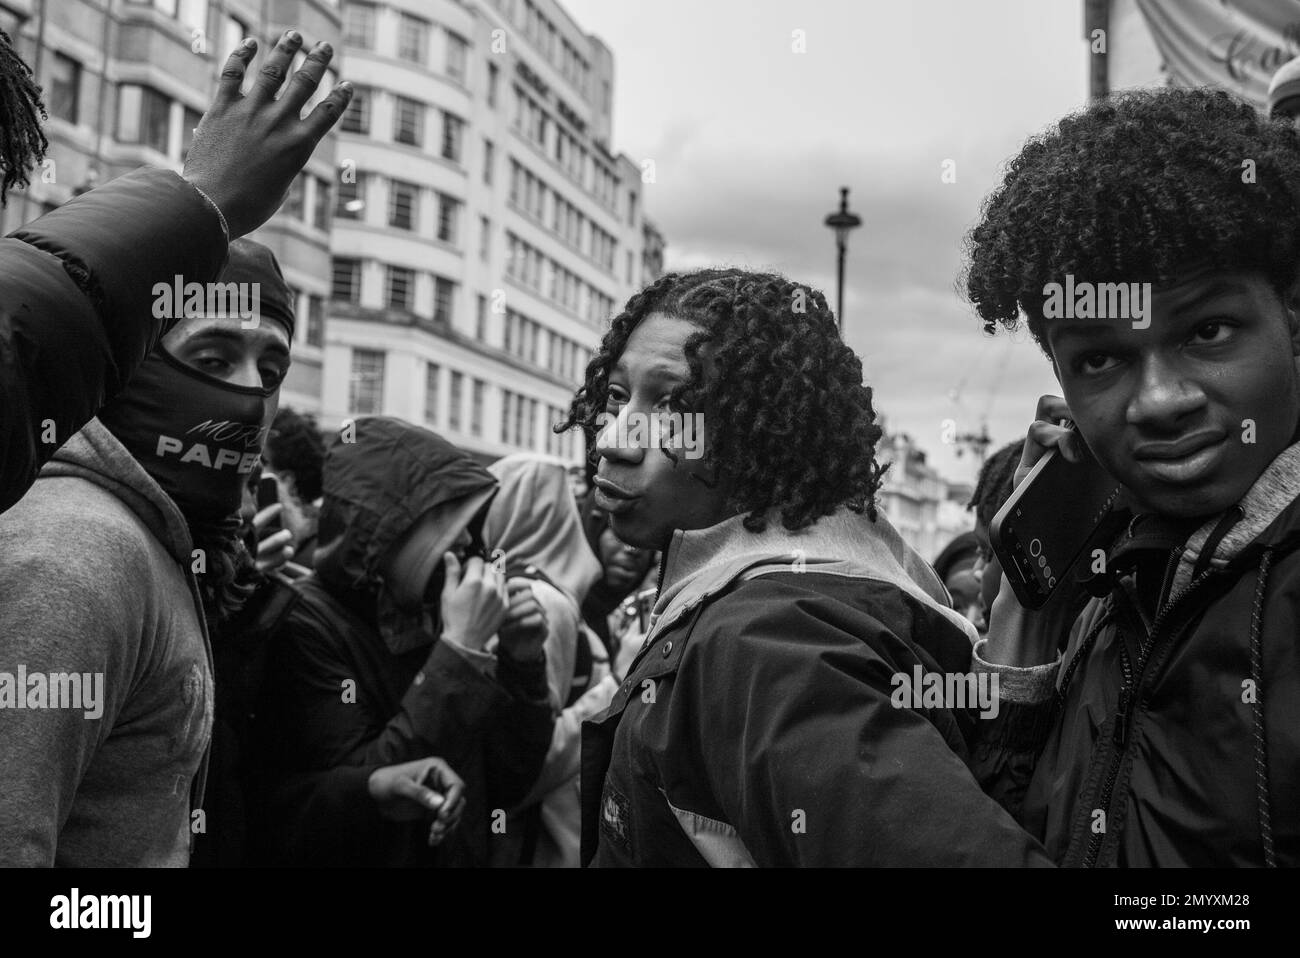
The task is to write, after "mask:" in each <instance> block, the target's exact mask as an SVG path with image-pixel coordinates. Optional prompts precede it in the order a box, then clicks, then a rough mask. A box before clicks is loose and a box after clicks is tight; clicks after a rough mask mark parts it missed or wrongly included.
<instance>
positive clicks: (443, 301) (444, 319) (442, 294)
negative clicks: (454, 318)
mask: <svg viewBox="0 0 1300 958" xmlns="http://www.w3.org/2000/svg"><path fill="white" fill-rule="evenodd" d="M455 292H456V284H455V283H453V282H452V281H451V280H449V279H443V278H442V277H441V276H435V277H434V278H433V321H434V322H435V323H447V324H450V323H451V307H452V298H453V296H454V295H455Z"/></svg>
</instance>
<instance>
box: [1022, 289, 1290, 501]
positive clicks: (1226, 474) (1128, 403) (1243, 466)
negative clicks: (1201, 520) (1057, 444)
mask: <svg viewBox="0 0 1300 958" xmlns="http://www.w3.org/2000/svg"><path fill="white" fill-rule="evenodd" d="M1147 318H1148V320H1149V326H1148V327H1147V328H1146V329H1134V328H1133V324H1132V323H1131V322H1128V321H1124V320H1115V319H1107V320H1091V321H1089V320H1052V321H1049V322H1048V323H1047V324H1046V335H1047V340H1048V343H1049V345H1050V349H1051V353H1052V357H1053V362H1054V364H1055V367H1056V374H1057V378H1058V379H1059V380H1060V383H1061V387H1062V390H1063V392H1064V395H1065V401H1066V404H1067V405H1068V406H1069V407H1070V411H1071V412H1072V413H1073V415H1074V419H1075V422H1076V423H1077V424H1078V426H1079V429H1080V431H1081V432H1082V434H1083V438H1084V439H1085V441H1086V442H1087V443H1088V446H1089V448H1090V449H1091V450H1092V451H1093V453H1094V454H1095V455H1096V457H1097V459H1098V461H1099V462H1100V463H1101V464H1102V466H1104V467H1105V469H1106V470H1107V472H1109V473H1110V474H1111V475H1112V476H1114V477H1115V478H1116V479H1118V480H1119V481H1120V482H1122V483H1123V484H1124V485H1125V486H1126V487H1127V488H1128V490H1129V491H1130V493H1132V495H1133V498H1134V501H1135V502H1136V504H1137V505H1138V507H1139V508H1140V509H1143V510H1145V511H1152V512H1159V513H1163V514H1165V515H1170V516H1179V517H1187V518H1191V517H1200V516H1209V515H1213V514H1215V513H1218V512H1221V511H1223V510H1224V509H1226V508H1227V507H1228V506H1230V505H1232V504H1233V503H1235V502H1237V501H1238V500H1240V499H1241V497H1242V496H1243V495H1244V494H1245V493H1246V491H1247V490H1248V489H1249V488H1250V486H1251V485H1252V484H1253V483H1254V482H1255V480H1256V479H1257V478H1258V477H1259V475H1260V473H1261V472H1263V471H1264V469H1265V468H1266V467H1267V466H1268V464H1269V463H1270V462H1272V460H1273V459H1274V458H1275V457H1276V456H1277V455H1278V453H1280V452H1281V451H1282V450H1283V449H1285V448H1286V447H1287V446H1288V445H1290V444H1291V442H1292V441H1293V440H1294V438H1295V435H1296V427H1297V422H1298V421H1300V386H1298V385H1297V384H1298V376H1297V361H1296V357H1297V355H1300V329H1298V326H1297V318H1296V314H1295V312H1294V310H1293V309H1292V308H1290V307H1289V306H1288V305H1287V304H1286V303H1284V302H1283V300H1282V298H1280V297H1279V296H1278V294H1277V292H1276V291H1275V290H1274V289H1273V287H1272V286H1271V285H1270V284H1269V282H1268V281H1267V280H1266V278H1265V277H1264V276H1263V275H1261V274H1258V273H1250V272H1208V271H1203V272H1200V273H1194V274H1190V275H1188V276H1187V277H1186V278H1184V279H1181V280H1180V281H1178V282H1176V283H1174V284H1173V285H1170V286H1167V287H1161V288H1157V289H1155V290H1153V295H1152V302H1151V306H1150V310H1149V312H1148V316H1147Z"/></svg>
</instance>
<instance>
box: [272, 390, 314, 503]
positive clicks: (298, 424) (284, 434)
mask: <svg viewBox="0 0 1300 958" xmlns="http://www.w3.org/2000/svg"><path fill="white" fill-rule="evenodd" d="M263 455H264V456H265V458H266V461H267V462H268V463H269V464H270V466H271V468H272V469H273V470H275V471H276V472H281V471H283V472H289V473H293V477H294V482H295V483H296V486H297V490H298V497H299V498H300V499H302V501H303V502H314V501H316V500H317V499H319V498H320V496H321V474H322V472H323V471H324V468H325V441H324V440H323V439H322V438H321V432H320V427H319V426H318V425H316V418H315V417H314V416H312V415H311V414H310V413H298V412H295V411H294V410H292V409H290V408H289V407H288V406H286V407H285V408H283V409H281V410H280V411H279V412H277V413H276V414H275V420H274V421H273V422H272V423H271V430H270V432H269V433H268V434H267V437H266V449H265V450H264V453H263Z"/></svg>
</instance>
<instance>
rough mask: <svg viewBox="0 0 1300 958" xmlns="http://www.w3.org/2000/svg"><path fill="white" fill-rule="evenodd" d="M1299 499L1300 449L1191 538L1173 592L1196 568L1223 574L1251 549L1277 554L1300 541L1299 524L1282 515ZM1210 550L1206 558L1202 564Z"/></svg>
mask: <svg viewBox="0 0 1300 958" xmlns="http://www.w3.org/2000/svg"><path fill="white" fill-rule="evenodd" d="M1297 498H1300V443H1296V444H1295V445H1293V446H1289V447H1287V448H1286V449H1284V450H1282V452H1281V453H1279V454H1278V456H1277V458H1276V459H1274V460H1273V461H1272V462H1271V463H1270V464H1269V466H1268V468H1267V469H1265V470H1264V471H1263V472H1262V473H1260V475H1259V478H1258V479H1256V480H1255V483H1254V485H1252V486H1251V487H1250V489H1249V490H1247V492H1246V495H1245V496H1243V497H1242V499H1241V501H1240V502H1239V503H1237V505H1236V506H1234V507H1232V508H1231V509H1229V510H1228V511H1227V512H1225V513H1221V514H1220V515H1218V516H1215V517H1214V518H1212V519H1210V520H1208V521H1207V522H1205V523H1204V524H1203V525H1201V526H1200V527H1199V528H1198V529H1197V530H1196V531H1195V532H1193V533H1192V534H1191V536H1189V537H1188V539H1187V544H1186V545H1185V546H1184V547H1183V554H1182V556H1181V557H1180V558H1179V560H1178V569H1177V570H1176V571H1175V573H1174V584H1173V592H1175V593H1177V592H1178V591H1180V590H1181V589H1183V588H1185V587H1186V586H1187V585H1188V584H1189V583H1190V582H1191V580H1192V578H1193V573H1194V571H1195V570H1196V569H1197V568H1198V567H1201V568H1204V567H1206V566H1209V567H1212V568H1216V569H1222V568H1224V567H1225V566H1227V565H1228V564H1229V563H1231V562H1233V561H1234V560H1236V559H1238V558H1240V557H1242V556H1243V555H1244V553H1246V552H1247V550H1248V549H1250V547H1252V546H1258V547H1259V548H1276V547H1278V546H1280V545H1282V543H1283V542H1284V541H1286V540H1287V539H1290V538H1292V537H1294V536H1296V535H1300V529H1297V527H1296V523H1295V522H1293V521H1288V520H1287V518H1284V517H1283V515H1282V514H1283V513H1284V512H1286V511H1287V510H1288V507H1290V506H1291V505H1292V504H1293V503H1295V501H1296V499H1297ZM1279 520H1282V521H1279ZM1207 550H1208V556H1206V557H1204V558H1203V555H1204V554H1205V553H1206V552H1207Z"/></svg>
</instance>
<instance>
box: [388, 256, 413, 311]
mask: <svg viewBox="0 0 1300 958" xmlns="http://www.w3.org/2000/svg"><path fill="white" fill-rule="evenodd" d="M414 288H415V271H414V270H410V269H407V268H406V267H404V266H390V267H388V308H389V309H400V310H402V311H403V312H406V313H409V312H410V311H411V299H412V294H413V293H414Z"/></svg>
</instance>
